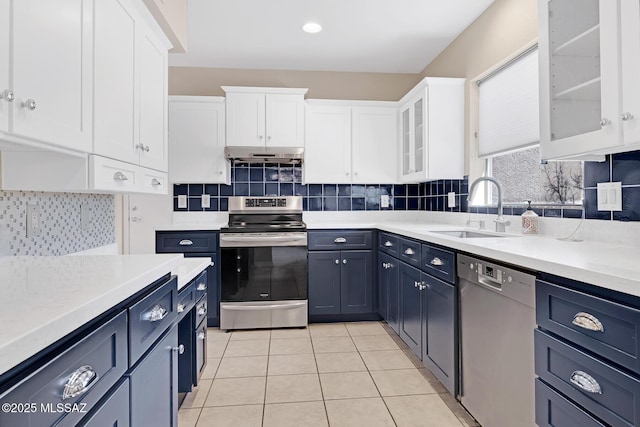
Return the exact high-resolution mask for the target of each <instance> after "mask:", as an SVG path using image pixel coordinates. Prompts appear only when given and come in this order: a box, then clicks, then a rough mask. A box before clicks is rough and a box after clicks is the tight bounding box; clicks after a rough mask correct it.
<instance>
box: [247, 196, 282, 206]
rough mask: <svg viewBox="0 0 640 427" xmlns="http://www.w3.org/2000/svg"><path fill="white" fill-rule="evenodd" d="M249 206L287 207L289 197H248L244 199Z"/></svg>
mask: <svg viewBox="0 0 640 427" xmlns="http://www.w3.org/2000/svg"><path fill="white" fill-rule="evenodd" d="M244 206H245V207H247V208H286V207H287V199H277V198H274V199H265V198H255V199H253V198H247V199H245V200H244Z"/></svg>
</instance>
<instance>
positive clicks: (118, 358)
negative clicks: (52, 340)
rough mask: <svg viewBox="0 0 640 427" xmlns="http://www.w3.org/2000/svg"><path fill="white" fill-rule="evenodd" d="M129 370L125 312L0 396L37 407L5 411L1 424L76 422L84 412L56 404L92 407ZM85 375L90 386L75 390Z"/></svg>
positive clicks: (8, 401) (9, 401)
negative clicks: (60, 409) (57, 408)
mask: <svg viewBox="0 0 640 427" xmlns="http://www.w3.org/2000/svg"><path fill="white" fill-rule="evenodd" d="M126 370H127V313H126V312H122V313H120V314H119V315H117V316H116V317H114V318H113V319H111V320H109V321H108V322H107V323H105V324H104V325H102V326H100V327H99V328H98V329H97V330H95V331H94V332H92V333H90V334H89V335H88V336H87V337H85V338H84V339H82V340H81V341H79V342H78V343H76V344H74V345H73V346H72V347H70V348H69V349H68V350H66V351H64V352H63V353H62V354H60V355H59V356H57V357H56V358H54V359H53V360H51V361H50V362H49V363H47V364H46V365H44V366H42V367H41V368H40V369H38V370H37V371H36V372H34V373H33V374H32V375H30V376H28V377H27V378H25V379H24V380H23V381H21V382H20V383H18V384H17V385H16V386H14V387H13V388H11V389H9V390H8V391H7V392H6V393H4V394H3V395H2V396H0V402H1V403H2V404H14V403H15V404H30V405H31V406H30V409H34V410H33V411H30V412H29V413H25V412H24V411H19V412H16V413H12V412H5V411H2V412H0V426H12V427H22V426H25V427H26V426H29V427H33V426H49V425H53V424H56V423H60V424H59V425H70V426H73V425H76V424H77V423H78V421H79V420H80V418H82V417H83V416H84V415H86V412H69V413H65V412H57V411H56V410H55V408H56V407H57V405H59V404H60V405H66V404H78V405H80V406H84V407H85V408H86V411H87V412H88V411H90V410H91V409H93V408H94V407H95V406H96V404H97V403H98V401H99V400H100V398H101V397H102V396H104V395H105V394H106V393H107V391H109V389H110V388H111V387H112V386H113V385H115V384H116V382H117V381H118V380H119V379H120V378H121V377H122V375H123V374H124V373H125V372H126ZM81 374H82V375H86V376H87V378H88V380H87V382H86V386H85V387H80V388H79V389H78V390H76V391H75V392H74V391H73V387H72V385H73V384H74V383H79V380H78V376H79V375H81ZM74 379H76V380H75V381H74ZM65 391H66V393H67V394H68V397H65ZM33 405H35V406H33ZM46 408H50V409H48V410H47V409H46Z"/></svg>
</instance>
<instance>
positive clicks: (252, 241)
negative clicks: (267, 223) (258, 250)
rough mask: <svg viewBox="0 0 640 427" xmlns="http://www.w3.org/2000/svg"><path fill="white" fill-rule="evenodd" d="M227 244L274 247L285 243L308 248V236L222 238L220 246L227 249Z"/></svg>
mask: <svg viewBox="0 0 640 427" xmlns="http://www.w3.org/2000/svg"><path fill="white" fill-rule="evenodd" d="M225 243H230V244H231V245H229V246H232V247H244V246H249V247H251V246H272V244H274V243H275V244H277V245H281V246H286V245H283V243H292V245H291V246H306V245H307V236H265V237H240V236H220V246H221V247H225Z"/></svg>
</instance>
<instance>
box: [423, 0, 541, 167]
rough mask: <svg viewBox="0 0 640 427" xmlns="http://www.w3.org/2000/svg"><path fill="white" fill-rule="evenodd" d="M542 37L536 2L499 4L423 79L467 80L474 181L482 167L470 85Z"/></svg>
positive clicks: (468, 153)
mask: <svg viewBox="0 0 640 427" xmlns="http://www.w3.org/2000/svg"><path fill="white" fill-rule="evenodd" d="M537 36H538V17H537V6H536V0H496V1H495V2H494V3H493V4H492V5H491V6H490V7H489V8H488V9H487V10H486V11H485V12H484V13H483V14H482V15H480V16H479V17H478V19H476V20H475V21H474V22H473V23H472V24H471V25H470V26H469V27H468V28H467V29H466V30H465V31H464V32H462V34H460V35H459V36H458V37H457V38H456V39H455V40H454V41H453V42H452V43H451V44H450V45H449V46H448V47H447V48H446V49H445V50H444V51H443V52H442V53H441V54H440V55H439V56H438V57H436V59H434V60H433V61H432V62H431V63H430V64H429V65H428V66H427V67H426V68H425V69H424V70H423V71H422V73H421V74H420V75H421V77H424V76H430V77H464V78H466V79H469V81H467V90H466V91H465V120H466V124H465V128H466V129H465V135H466V137H465V147H466V149H465V171H466V172H467V173H468V174H469V175H470V177H471V178H472V179H473V178H474V177H477V176H479V175H480V173H481V170H480V169H482V163H483V162H480V161H478V160H477V157H476V156H475V144H471V143H472V142H475V138H474V133H475V132H476V130H477V129H476V127H477V126H476V123H477V114H476V110H475V108H474V106H475V99H477V98H476V96H475V95H476V93H475V91H476V88H475V86H474V85H473V83H472V82H471V81H470V80H471V79H474V78H476V77H478V76H479V75H481V74H483V73H485V72H486V71H487V70H489V69H491V68H494V67H495V66H496V64H499V63H500V62H503V61H504V60H505V58H507V57H509V56H511V55H513V54H514V53H515V52H517V51H518V50H520V49H522V48H523V47H524V46H526V45H530V44H531V42H532V41H534V40H535V39H536V38H537Z"/></svg>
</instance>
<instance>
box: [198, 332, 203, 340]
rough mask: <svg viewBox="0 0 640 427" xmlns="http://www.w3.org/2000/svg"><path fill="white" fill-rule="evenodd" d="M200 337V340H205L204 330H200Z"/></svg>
mask: <svg viewBox="0 0 640 427" xmlns="http://www.w3.org/2000/svg"><path fill="white" fill-rule="evenodd" d="M198 339H199V340H204V332H202V331H200V332H198Z"/></svg>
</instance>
